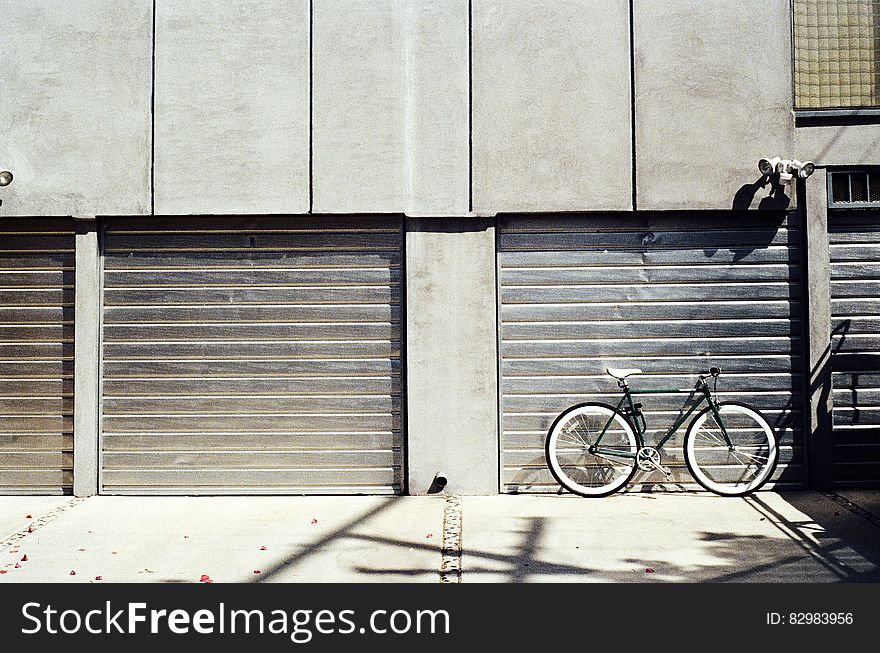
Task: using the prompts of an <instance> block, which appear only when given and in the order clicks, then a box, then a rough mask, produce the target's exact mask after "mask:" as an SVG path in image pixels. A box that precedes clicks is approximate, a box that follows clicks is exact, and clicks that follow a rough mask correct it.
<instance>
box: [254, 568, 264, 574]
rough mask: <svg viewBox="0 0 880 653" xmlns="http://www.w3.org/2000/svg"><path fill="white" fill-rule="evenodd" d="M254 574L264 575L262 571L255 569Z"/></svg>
mask: <svg viewBox="0 0 880 653" xmlns="http://www.w3.org/2000/svg"><path fill="white" fill-rule="evenodd" d="M254 573H255V574H262V573H263V572H262V571H260V570H259V569H254Z"/></svg>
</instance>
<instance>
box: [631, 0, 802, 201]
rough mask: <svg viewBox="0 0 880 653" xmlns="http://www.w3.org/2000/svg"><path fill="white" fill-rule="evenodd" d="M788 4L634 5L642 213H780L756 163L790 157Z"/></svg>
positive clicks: (749, 0)
mask: <svg viewBox="0 0 880 653" xmlns="http://www.w3.org/2000/svg"><path fill="white" fill-rule="evenodd" d="M790 34H791V25H790V17H789V3H788V0H770V1H769V2H768V0H743V1H742V2H736V3H729V4H719V3H710V2H704V1H703V0H670V1H669V2H656V1H655V0H634V42H635V55H636V56H635V81H636V161H637V174H638V179H637V205H638V208H639V209H681V208H687V209H730V208H748V207H750V206H751V207H756V206H761V207H766V208H777V209H778V208H781V204H785V203H786V202H787V201H788V200H790V201H791V204H793V203H794V198H793V197H792V191H791V189H790V188H789V189H787V190H786V191H785V197H783V196H782V195H777V199H776V200H774V199H773V198H770V199H767V196H768V194H769V191H770V186H765V187H762V186H761V185H760V184H758V183H756V182H757V181H758V179H759V174H758V171H757V162H758V159H759V158H761V157H773V156H781V157H783V158H796V157H797V156H798V155H796V154H794V153H793V150H792V146H793V131H794V121H793V117H792V115H791V45H790Z"/></svg>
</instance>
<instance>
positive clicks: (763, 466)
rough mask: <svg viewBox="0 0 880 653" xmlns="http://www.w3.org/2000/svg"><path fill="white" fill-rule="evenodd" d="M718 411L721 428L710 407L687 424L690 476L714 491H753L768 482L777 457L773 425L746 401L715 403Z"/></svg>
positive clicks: (685, 443)
mask: <svg viewBox="0 0 880 653" xmlns="http://www.w3.org/2000/svg"><path fill="white" fill-rule="evenodd" d="M718 413H719V414H720V416H721V421H722V422H723V424H724V431H722V430H721V424H719V421H718V418H717V417H716V416H715V414H714V412H713V411H712V409H711V408H704V409H703V410H702V411H701V412H700V413H699V414H698V415H697V416H696V417H695V418H694V420H693V421H692V422H691V425H690V426H689V427H688V430H687V434H686V435H685V439H684V453H685V462H687V466H688V469H689V470H690V472H691V476H693V477H694V479H696V481H697V482H698V483H699V484H700V485H702V486H703V487H704V488H706V489H707V490H709V491H710V492H714V493H716V494H722V495H724V496H742V495H744V494H748V493H750V492H754V491H755V490H757V489H758V488H760V487H761V486H762V485H764V483H766V482H767V480H768V479H769V478H770V476H771V475H772V474H773V470H774V469H776V463H777V462H778V460H779V446H778V444H777V441H776V434H775V433H774V432H773V427H772V426H770V423H769V422H768V421H767V420H766V418H765V417H764V416H763V415H761V413H759V412H758V411H757V410H755V409H754V408H752V407H750V406H747V405H746V404H740V403H736V402H725V403H722V404H718ZM725 432H726V433H727V438H725V437H724V434H725ZM728 440H729V443H728Z"/></svg>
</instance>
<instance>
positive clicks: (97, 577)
mask: <svg viewBox="0 0 880 653" xmlns="http://www.w3.org/2000/svg"><path fill="white" fill-rule="evenodd" d="M95 580H104V577H103V576H95Z"/></svg>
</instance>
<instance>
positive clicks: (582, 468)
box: [546, 404, 638, 497]
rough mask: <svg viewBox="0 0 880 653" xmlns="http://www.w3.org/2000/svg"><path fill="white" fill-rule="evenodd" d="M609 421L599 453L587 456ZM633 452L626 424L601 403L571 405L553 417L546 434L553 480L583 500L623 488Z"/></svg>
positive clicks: (632, 469)
mask: <svg viewBox="0 0 880 653" xmlns="http://www.w3.org/2000/svg"><path fill="white" fill-rule="evenodd" d="M609 421H610V422H611V423H610V425H609V426H608V428H607V429H606V430H605V434H604V435H602V441H601V447H602V451H603V453H602V454H599V453H591V452H590V450H589V449H590V447H591V446H592V445H594V444H595V443H596V440H597V438H598V437H599V435H600V434H602V430H603V429H604V428H605V425H606V424H608V423H609ZM636 451H638V445H637V443H636V436H635V434H634V433H633V430H632V427H630V425H629V422H627V421H626V418H624V416H623V415H621V414H620V413H618V412H617V411H616V410H614V409H613V408H611V407H610V406H605V405H603V404H579V405H577V406H572V407H571V408H569V409H568V410H566V411H564V412H563V413H562V414H561V415H559V417H557V418H556V421H554V422H553V426H551V427H550V431H549V432H548V434H547V445H546V454H547V464H548V466H549V467H550V471H551V472H552V474H553V477H554V478H555V479H556V480H557V481H558V482H559V484H560V485H561V486H562V487H564V488H565V489H566V490H569V491H570V492H574V493H575V494H579V495H581V496H584V497H603V496H606V495H608V494H611V493H612V492H616V491H617V490H619V489H620V488H622V487H623V486H624V485H626V483H627V482H628V481H629V480H630V479H631V478H632V476H633V474H634V473H635V471H636V460H635V453H636ZM615 452H619V453H622V454H629V455H630V456H631V457H627V456H625V455H623V456H618V455H615Z"/></svg>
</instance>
